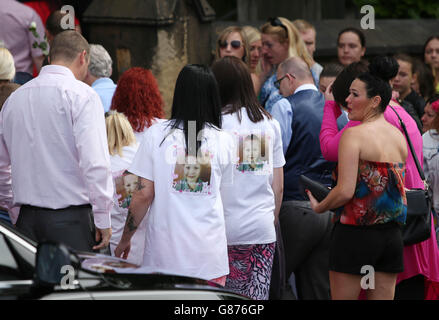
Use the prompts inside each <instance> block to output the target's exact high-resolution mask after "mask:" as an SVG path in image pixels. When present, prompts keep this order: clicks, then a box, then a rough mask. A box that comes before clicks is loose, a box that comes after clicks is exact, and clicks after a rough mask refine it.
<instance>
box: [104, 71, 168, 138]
mask: <svg viewBox="0 0 439 320" xmlns="http://www.w3.org/2000/svg"><path fill="white" fill-rule="evenodd" d="M111 110H117V111H118V112H122V113H123V114H124V115H125V116H126V117H127V118H128V121H129V122H130V123H131V126H132V127H133V130H134V131H136V132H142V131H143V130H144V129H145V126H146V127H149V126H151V125H152V120H153V119H154V118H163V115H164V112H163V99H162V96H161V94H160V91H159V87H158V85H157V81H156V79H155V78H154V76H153V74H152V73H151V71H149V70H147V69H144V68H139V67H135V68H131V69H128V70H127V71H125V72H124V73H123V74H122V76H121V77H120V79H119V81H118V82H117V87H116V91H115V92H114V96H113V100H112V101H111Z"/></svg>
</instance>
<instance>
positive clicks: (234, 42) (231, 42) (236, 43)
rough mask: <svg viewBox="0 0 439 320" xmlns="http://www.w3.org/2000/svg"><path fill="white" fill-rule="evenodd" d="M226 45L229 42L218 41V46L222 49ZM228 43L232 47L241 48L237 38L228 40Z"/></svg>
mask: <svg viewBox="0 0 439 320" xmlns="http://www.w3.org/2000/svg"><path fill="white" fill-rule="evenodd" d="M228 45H229V43H228V42H227V41H222V42H220V43H219V46H220V48H222V49H225V48H227V46H228ZM230 45H231V46H232V48H233V49H239V48H241V41H239V40H233V41H230Z"/></svg>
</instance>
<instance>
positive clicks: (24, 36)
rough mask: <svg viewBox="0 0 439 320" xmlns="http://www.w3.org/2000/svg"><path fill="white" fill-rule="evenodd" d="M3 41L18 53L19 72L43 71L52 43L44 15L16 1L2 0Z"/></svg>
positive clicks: (0, 22)
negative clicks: (45, 28) (46, 31)
mask: <svg viewBox="0 0 439 320" xmlns="http://www.w3.org/2000/svg"><path fill="white" fill-rule="evenodd" d="M0 24H1V28H0V42H3V43H4V46H5V47H6V48H8V50H9V51H10V52H11V53H12V55H13V56H14V61H15V69H16V70H17V72H27V73H29V74H33V65H34V64H35V67H36V70H37V71H39V70H40V68H41V65H42V63H43V60H44V53H46V54H47V52H48V50H49V45H48V44H47V42H46V40H45V37H44V35H45V30H44V25H43V23H42V22H41V19H40V16H39V15H38V14H37V13H36V12H35V11H34V10H33V9H32V8H29V7H28V6H25V5H24V4H22V3H20V2H18V1H16V0H0Z"/></svg>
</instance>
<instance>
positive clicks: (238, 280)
mask: <svg viewBox="0 0 439 320" xmlns="http://www.w3.org/2000/svg"><path fill="white" fill-rule="evenodd" d="M275 246H276V242H273V243H269V244H250V245H232V246H228V247H227V249H228V255H229V268H230V273H229V275H228V276H227V280H226V286H225V287H226V289H229V290H231V291H233V292H236V293H239V294H242V295H245V296H247V297H249V298H251V299H254V300H268V296H269V293H270V279H271V270H272V267H273V257H274V250H275Z"/></svg>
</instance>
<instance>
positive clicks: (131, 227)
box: [126, 210, 137, 232]
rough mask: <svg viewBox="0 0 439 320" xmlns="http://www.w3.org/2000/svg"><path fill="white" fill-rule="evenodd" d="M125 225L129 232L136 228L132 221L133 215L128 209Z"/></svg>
mask: <svg viewBox="0 0 439 320" xmlns="http://www.w3.org/2000/svg"><path fill="white" fill-rule="evenodd" d="M126 226H127V228H128V231H130V232H133V231H135V230H136V229H137V226H136V224H135V222H134V217H133V215H132V213H131V211H130V210H128V216H127V223H126Z"/></svg>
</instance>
